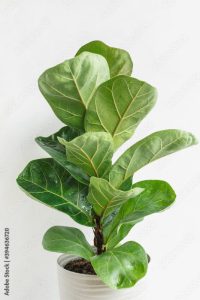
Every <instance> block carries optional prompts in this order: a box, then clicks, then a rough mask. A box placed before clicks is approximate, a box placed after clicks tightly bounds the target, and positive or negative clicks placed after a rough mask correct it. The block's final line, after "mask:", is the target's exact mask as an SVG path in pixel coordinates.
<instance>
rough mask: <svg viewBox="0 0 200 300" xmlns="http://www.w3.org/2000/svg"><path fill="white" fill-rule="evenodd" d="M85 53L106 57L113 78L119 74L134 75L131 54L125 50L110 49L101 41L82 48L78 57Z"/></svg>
mask: <svg viewBox="0 0 200 300" xmlns="http://www.w3.org/2000/svg"><path fill="white" fill-rule="evenodd" d="M84 51H88V52H92V53H96V54H100V55H102V56H103V57H105V59H106V60H107V62H108V65H109V68H110V76H111V77H114V76H117V75H119V74H123V75H131V73H132V70H133V62H132V60H131V57H130V55H129V53H128V52H127V51H125V50H123V49H118V48H113V47H110V46H108V45H106V44H105V43H103V42H101V41H92V42H90V43H88V44H86V45H84V46H82V47H81V48H80V49H79V51H78V52H77V54H76V55H79V54H80V53H82V52H84Z"/></svg>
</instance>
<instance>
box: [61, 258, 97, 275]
mask: <svg viewBox="0 0 200 300" xmlns="http://www.w3.org/2000/svg"><path fill="white" fill-rule="evenodd" d="M64 269H65V270H68V271H72V272H75V273H79V274H87V275H96V273H95V271H94V269H93V267H92V265H91V263H90V262H89V261H87V260H85V259H83V258H80V259H75V260H72V261H70V262H68V263H67V264H66V265H65V266H64Z"/></svg>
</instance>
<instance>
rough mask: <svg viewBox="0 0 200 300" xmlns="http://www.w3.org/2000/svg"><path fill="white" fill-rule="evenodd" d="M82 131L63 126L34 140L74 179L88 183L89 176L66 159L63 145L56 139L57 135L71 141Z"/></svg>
mask: <svg viewBox="0 0 200 300" xmlns="http://www.w3.org/2000/svg"><path fill="white" fill-rule="evenodd" d="M82 133H83V131H81V130H77V129H74V128H70V127H68V126H65V127H63V128H61V129H60V130H59V131H58V132H56V133H54V134H52V135H50V136H48V137H42V136H40V137H37V138H36V142H37V143H38V145H40V147H41V148H42V149H44V150H45V151H46V152H47V153H48V154H49V155H50V156H51V157H53V159H55V160H56V161H57V162H58V163H59V164H60V165H61V166H63V167H64V168H65V169H66V170H67V171H68V172H69V173H70V174H71V175H72V176H73V177H74V178H75V179H76V180H78V181H80V182H81V183H83V184H86V185H88V184H89V177H88V176H87V174H86V173H85V172H84V171H83V170H82V169H81V168H78V167H77V166H75V165H74V164H72V163H70V162H69V161H68V160H67V157H66V150H65V147H64V146H63V145H61V144H60V143H59V141H58V137H61V138H63V139H65V140H66V141H71V140H72V139H74V138H75V137H77V136H79V135H81V134H82Z"/></svg>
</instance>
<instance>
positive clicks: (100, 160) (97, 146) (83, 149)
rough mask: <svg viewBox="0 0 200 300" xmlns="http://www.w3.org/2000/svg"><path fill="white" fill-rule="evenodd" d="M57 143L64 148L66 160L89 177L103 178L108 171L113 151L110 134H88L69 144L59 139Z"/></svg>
mask: <svg viewBox="0 0 200 300" xmlns="http://www.w3.org/2000/svg"><path fill="white" fill-rule="evenodd" d="M59 141H60V143H62V144H63V145H65V147H66V152H67V160H68V161H69V162H71V163H73V164H75V165H76V166H78V167H80V168H82V169H83V170H84V172H86V173H87V174H88V175H89V176H96V177H103V176H104V175H105V174H106V173H107V172H109V171H110V169H111V166H112V156H113V151H114V149H113V140H112V137H111V136H110V134H108V133H105V132H95V133H92V132H88V133H85V134H83V135H81V136H79V137H77V138H75V139H73V140H72V141H71V142H67V141H65V140H64V139H60V138H59Z"/></svg>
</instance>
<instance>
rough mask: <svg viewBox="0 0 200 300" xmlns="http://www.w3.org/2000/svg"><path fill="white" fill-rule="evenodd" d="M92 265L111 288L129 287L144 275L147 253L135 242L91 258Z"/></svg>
mask: <svg viewBox="0 0 200 300" xmlns="http://www.w3.org/2000/svg"><path fill="white" fill-rule="evenodd" d="M91 262H92V266H93V268H94V270H95V272H96V273H97V275H98V276H99V277H100V278H101V280H102V281H103V282H104V283H105V284H107V285H108V286H110V287H111V288H115V289H116V288H117V289H122V288H129V287H132V286H134V285H135V283H136V282H137V281H138V280H139V279H141V278H142V277H144V276H145V274H146V272H147V268H148V260H147V254H146V253H145V251H144V249H143V248H142V247H141V246H140V245H139V244H138V243H136V242H127V243H125V244H124V245H122V246H120V247H117V248H114V249H112V250H108V251H107V252H104V253H103V254H101V255H98V256H94V257H92V258H91Z"/></svg>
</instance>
